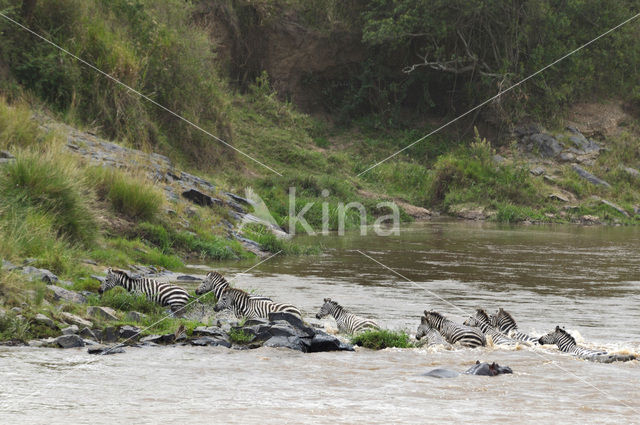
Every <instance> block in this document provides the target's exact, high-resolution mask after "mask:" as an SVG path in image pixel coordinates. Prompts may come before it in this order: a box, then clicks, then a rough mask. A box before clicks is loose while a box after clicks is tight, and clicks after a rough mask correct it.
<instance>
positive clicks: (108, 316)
mask: <svg viewBox="0 0 640 425" xmlns="http://www.w3.org/2000/svg"><path fill="white" fill-rule="evenodd" d="M87 314H88V315H89V316H91V317H96V318H99V319H104V320H114V321H115V320H118V316H116V311H115V310H114V309H112V308H110V307H100V306H95V305H92V306H89V307H87Z"/></svg>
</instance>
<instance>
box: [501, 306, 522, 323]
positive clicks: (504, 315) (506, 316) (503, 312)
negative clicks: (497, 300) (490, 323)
mask: <svg viewBox="0 0 640 425" xmlns="http://www.w3.org/2000/svg"><path fill="white" fill-rule="evenodd" d="M497 317H501V318H504V319H506V320H508V321H510V322H511V323H513V325H514V326H515V327H518V325H517V323H516V320H515V319H514V318H513V316H512V315H511V313H509V312H508V311H506V310H504V309H503V308H502V307H500V310H498V314H497Z"/></svg>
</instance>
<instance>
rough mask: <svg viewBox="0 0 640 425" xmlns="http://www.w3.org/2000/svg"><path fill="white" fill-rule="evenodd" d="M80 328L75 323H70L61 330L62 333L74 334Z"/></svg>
mask: <svg viewBox="0 0 640 425" xmlns="http://www.w3.org/2000/svg"><path fill="white" fill-rule="evenodd" d="M79 330H80V329H79V328H78V326H77V325H71V326H69V327H68V328H64V329H63V330H62V335H76V334H77V333H78V331H79Z"/></svg>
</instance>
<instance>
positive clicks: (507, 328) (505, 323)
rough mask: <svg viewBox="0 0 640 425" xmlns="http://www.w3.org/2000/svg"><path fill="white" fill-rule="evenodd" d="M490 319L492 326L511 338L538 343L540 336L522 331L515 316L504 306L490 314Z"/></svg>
mask: <svg viewBox="0 0 640 425" xmlns="http://www.w3.org/2000/svg"><path fill="white" fill-rule="evenodd" d="M489 320H490V325H491V326H492V327H494V328H495V329H496V330H498V331H500V332H502V333H504V334H505V335H507V336H508V337H509V338H512V339H515V340H517V341H522V342H527V343H531V344H538V338H535V337H532V336H530V335H527V334H525V333H523V332H520V331H519V330H518V325H517V324H516V321H515V319H514V318H513V316H511V314H509V313H508V312H507V311H505V310H504V309H502V308H500V309H499V310H498V311H497V312H496V314H494V315H491V316H489Z"/></svg>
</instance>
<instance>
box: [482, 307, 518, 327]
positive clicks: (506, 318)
mask: <svg viewBox="0 0 640 425" xmlns="http://www.w3.org/2000/svg"><path fill="white" fill-rule="evenodd" d="M489 319H490V322H491V323H490V325H491V327H493V328H497V329H499V330H500V331H503V332H508V331H511V330H514V329H518V325H517V324H516V321H515V319H514V318H513V316H512V315H511V314H509V312H508V311H506V310H504V309H503V308H500V309H498V311H496V313H495V314H494V315H492V316H490V317H489Z"/></svg>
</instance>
